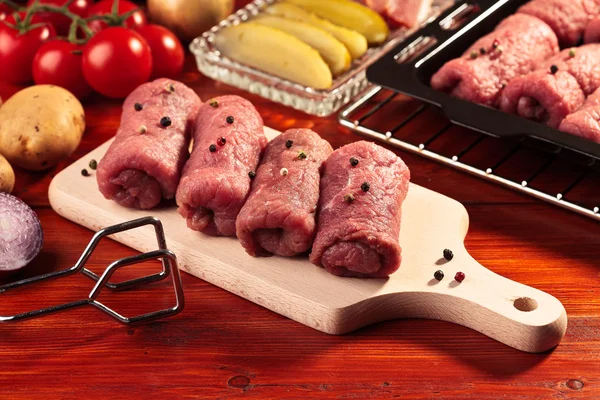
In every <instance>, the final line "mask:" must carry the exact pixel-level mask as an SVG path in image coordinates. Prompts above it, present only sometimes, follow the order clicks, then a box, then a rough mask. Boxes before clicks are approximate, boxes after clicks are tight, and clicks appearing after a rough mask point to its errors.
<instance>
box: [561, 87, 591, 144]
mask: <svg viewBox="0 0 600 400" xmlns="http://www.w3.org/2000/svg"><path fill="white" fill-rule="evenodd" d="M558 129H560V130H561V131H564V132H568V133H571V134H573V135H576V136H581V137H582V138H584V139H588V140H591V141H593V142H596V143H600V89H598V90H596V91H595V92H594V93H592V94H591V95H590V96H589V97H588V98H587V99H586V100H585V103H584V104H583V107H581V108H580V109H579V110H578V111H576V112H574V113H573V114H570V115H567V117H566V118H565V119H564V120H563V121H562V123H561V124H560V127H559V128H558Z"/></svg>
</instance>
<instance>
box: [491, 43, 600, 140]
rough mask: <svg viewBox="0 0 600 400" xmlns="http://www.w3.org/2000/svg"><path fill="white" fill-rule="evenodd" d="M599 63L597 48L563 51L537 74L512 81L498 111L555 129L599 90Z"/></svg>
mask: <svg viewBox="0 0 600 400" xmlns="http://www.w3.org/2000/svg"><path fill="white" fill-rule="evenodd" d="M599 62H600V44H587V45H584V46H581V47H577V48H570V49H565V50H563V51H561V52H560V53H559V54H557V55H555V56H554V57H551V58H549V59H548V60H545V61H543V62H541V63H540V64H539V65H540V67H539V69H537V70H536V71H534V72H532V73H530V74H527V75H524V76H521V77H518V78H515V79H513V80H512V81H511V82H510V83H509V84H508V86H507V87H506V88H505V89H504V91H503V93H502V97H501V100H500V109H501V110H502V111H504V112H508V113H512V114H517V115H520V116H522V117H525V118H529V119H533V120H535V121H540V122H543V123H545V124H547V125H548V126H550V127H553V128H557V127H558V126H559V125H560V123H561V121H562V120H563V118H565V117H566V116H567V115H568V114H571V113H573V112H575V111H576V110H577V109H578V108H579V107H581V105H582V104H583V102H584V101H585V98H586V96H588V95H590V94H592V93H593V92H594V91H595V90H596V89H597V88H598V87H600V68H598V63H599Z"/></svg>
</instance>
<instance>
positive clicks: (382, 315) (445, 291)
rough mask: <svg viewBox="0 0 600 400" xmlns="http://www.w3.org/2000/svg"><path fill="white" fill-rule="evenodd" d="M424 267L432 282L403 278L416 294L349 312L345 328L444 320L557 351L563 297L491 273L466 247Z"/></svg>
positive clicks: (524, 346)
mask: <svg viewBox="0 0 600 400" xmlns="http://www.w3.org/2000/svg"><path fill="white" fill-rule="evenodd" d="M423 268H424V269H427V270H431V275H429V277H430V278H429V277H427V278H424V277H425V276H427V275H425V274H418V275H412V276H411V275H407V276H404V277H403V279H405V281H404V282H405V284H406V286H407V287H410V288H411V289H413V290H410V289H406V290H401V291H396V292H392V293H387V294H381V295H380V296H377V297H373V298H370V299H367V300H365V301H363V302H362V303H360V305H358V307H356V306H357V305H354V306H352V307H349V308H348V309H346V310H344V311H345V312H344V313H343V314H345V315H343V316H340V319H341V320H344V321H345V322H346V324H344V325H345V326H344V329H343V330H345V331H351V330H354V329H356V328H358V327H359V326H365V325H368V324H370V323H373V322H378V321H382V320H389V319H398V318H427V319H439V320H443V321H449V322H453V323H456V324H459V325H463V326H466V327H468V328H471V329H474V330H476V331H478V332H481V333H483V334H484V335H486V336H489V337H491V338H493V339H496V340H497V341H499V342H501V343H504V344H506V345H508V346H511V347H514V348H516V349H518V350H522V351H526V352H530V353H540V352H543V351H546V350H549V349H551V348H553V347H555V346H556V345H558V343H559V342H560V340H561V339H562V337H563V336H564V334H565V331H566V329H567V314H566V311H565V308H564V307H563V305H562V303H561V302H560V301H559V300H558V299H556V298H555V297H553V296H551V295H549V294H548V293H545V292H542V291H541V290H538V289H535V288H532V287H530V286H526V285H523V284H521V283H518V282H515V281H512V280H510V279H507V278H504V277H502V276H500V275H498V274H496V273H494V272H492V271H490V270H489V269H487V268H485V267H484V266H482V265H481V264H479V263H478V262H477V261H476V260H475V259H474V258H473V257H471V255H470V254H469V253H468V252H467V250H466V249H464V247H463V248H455V251H454V258H453V259H452V261H445V260H443V259H440V260H438V261H437V262H436V263H435V264H433V265H430V266H425V265H424V266H423ZM401 269H402V268H401ZM436 269H440V270H442V271H443V272H444V274H445V276H444V278H443V279H442V280H441V281H437V280H436V279H435V278H434V277H433V272H434V271H435V270H436ZM459 271H460V272H463V273H464V274H465V279H464V280H463V281H462V282H458V281H456V280H455V279H454V277H455V275H456V273H457V272H459ZM398 273H402V272H401V271H399V272H398ZM419 286H420V288H421V290H418V289H419ZM415 289H416V290H415ZM352 314H353V315H352ZM338 333H343V332H338Z"/></svg>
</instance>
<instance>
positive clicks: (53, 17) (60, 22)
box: [27, 0, 92, 36]
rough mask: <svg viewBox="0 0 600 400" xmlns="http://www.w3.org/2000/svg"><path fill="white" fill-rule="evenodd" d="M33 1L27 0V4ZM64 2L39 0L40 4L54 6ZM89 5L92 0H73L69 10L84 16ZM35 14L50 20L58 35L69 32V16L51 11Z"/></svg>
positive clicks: (59, 5)
mask: <svg viewBox="0 0 600 400" xmlns="http://www.w3.org/2000/svg"><path fill="white" fill-rule="evenodd" d="M34 1H35V0H28V1H27V6H28V7H29V6H31V5H32V4H33V3H34ZM66 2H67V0H39V3H40V4H47V5H51V6H56V7H61V6H63V5H64V4H65V3H66ZM91 6H92V0H75V1H74V2H73V3H71V5H70V6H69V11H71V12H72V13H73V14H77V15H79V16H80V17H86V16H87V14H88V11H89V10H90V8H91ZM36 15H37V16H38V17H40V18H41V19H42V20H44V21H48V22H50V23H51V24H52V26H53V27H54V29H55V30H56V32H57V33H58V34H59V35H60V36H66V35H67V34H68V33H69V28H70V27H71V19H70V18H69V17H67V16H64V15H61V14H58V13H53V12H39V13H36Z"/></svg>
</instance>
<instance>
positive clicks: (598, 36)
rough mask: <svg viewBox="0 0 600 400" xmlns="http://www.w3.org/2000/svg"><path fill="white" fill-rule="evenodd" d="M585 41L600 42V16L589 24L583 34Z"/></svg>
mask: <svg viewBox="0 0 600 400" xmlns="http://www.w3.org/2000/svg"><path fill="white" fill-rule="evenodd" d="M583 41H584V42H585V43H598V42H600V16H599V17H596V18H594V19H592V20H591V21H590V22H589V23H588V24H587V26H586V28H585V33H584V35H583Z"/></svg>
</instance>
